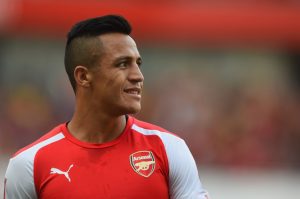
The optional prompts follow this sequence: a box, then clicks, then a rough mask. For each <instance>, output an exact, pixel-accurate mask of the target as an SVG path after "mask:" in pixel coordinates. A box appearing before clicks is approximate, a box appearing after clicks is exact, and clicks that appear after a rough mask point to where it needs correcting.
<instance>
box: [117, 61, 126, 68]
mask: <svg viewBox="0 0 300 199" xmlns="http://www.w3.org/2000/svg"><path fill="white" fill-rule="evenodd" d="M118 66H119V67H126V66H127V63H126V62H121V63H119V64H118Z"/></svg>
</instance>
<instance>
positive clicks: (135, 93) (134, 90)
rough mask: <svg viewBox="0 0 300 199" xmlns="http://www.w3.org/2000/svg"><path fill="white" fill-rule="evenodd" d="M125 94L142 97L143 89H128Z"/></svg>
mask: <svg viewBox="0 0 300 199" xmlns="http://www.w3.org/2000/svg"><path fill="white" fill-rule="evenodd" d="M124 92H125V93H128V94H131V95H140V94H141V88H138V87H132V88H126V89H124Z"/></svg>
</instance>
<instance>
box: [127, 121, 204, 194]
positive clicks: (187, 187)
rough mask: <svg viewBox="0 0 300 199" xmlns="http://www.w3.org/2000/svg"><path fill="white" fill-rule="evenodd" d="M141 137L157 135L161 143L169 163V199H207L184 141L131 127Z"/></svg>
mask: <svg viewBox="0 0 300 199" xmlns="http://www.w3.org/2000/svg"><path fill="white" fill-rule="evenodd" d="M132 129H134V130H135V131H137V132H139V133H141V134H143V135H157V136H158V137H159V138H160V139H161V140H162V142H163V144H164V146H165V149H166V153H167V157H168V162H169V186H170V191H169V192H170V198H171V199H191V198H193V199H207V197H208V196H207V192H206V191H205V190H204V189H203V188H202V184H201V182H200V179H199V175H198V170H197V166H196V163H195V160H194V158H193V156H192V154H191V152H190V150H189V149H188V147H187V145H186V143H185V141H184V140H183V139H181V138H179V137H177V136H175V135H172V134H170V133H166V132H161V131H158V130H151V129H144V128H142V127H139V126H137V125H136V124H134V125H132Z"/></svg>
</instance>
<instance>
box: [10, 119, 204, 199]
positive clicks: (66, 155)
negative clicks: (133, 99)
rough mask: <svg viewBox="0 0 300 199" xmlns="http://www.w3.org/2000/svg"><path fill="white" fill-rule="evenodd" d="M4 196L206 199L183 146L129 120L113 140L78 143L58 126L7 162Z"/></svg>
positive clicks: (167, 135)
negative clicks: (100, 142)
mask: <svg viewBox="0 0 300 199" xmlns="http://www.w3.org/2000/svg"><path fill="white" fill-rule="evenodd" d="M5 181H6V186H5V187H6V188H5V197H6V198H7V199H18V198H20V199H21V198H22V199H23V198H41V199H52V198H60V199H63V198H67V199H71V198H72V199H77V198H78V199H82V198H105V199H141V198H143V199H153V198H155V199H168V198H172V199H173V198H178V199H179V198H180V199H181V198H191V199H196V198H206V195H207V193H206V192H205V191H204V190H203V188H202V185H201V183H200V180H199V177H198V171H197V167H196V164H195V161H194V159H193V157H192V155H191V153H190V151H189V149H188V147H187V146H186V144H185V142H184V141H183V140H182V139H181V138H179V137H177V136H175V135H174V134H171V133H169V132H167V131H166V130H164V129H162V128H160V127H157V126H155V125H152V124H148V123H145V122H142V121H139V120H137V119H135V118H133V117H131V116H129V117H128V121H127V125H126V128H125V129H124V131H123V133H122V134H121V135H120V136H119V137H118V138H117V139H115V140H113V141H111V142H107V143H103V144H91V143H86V142H81V141H79V140H77V139H76V138H74V137H73V136H72V135H71V134H70V133H69V131H68V129H67V127H66V124H61V125H59V126H57V127H56V128H54V129H53V130H51V131H50V132H49V133H47V134H46V135H44V136H43V137H41V138H40V139H39V140H37V141H36V142H34V143H33V144H31V145H29V146H27V147H25V148H23V149H21V150H20V151H19V152H17V153H16V155H15V156H14V157H12V158H11V160H10V162H9V165H8V168H7V171H6V175H5Z"/></svg>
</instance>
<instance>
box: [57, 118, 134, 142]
mask: <svg viewBox="0 0 300 199" xmlns="http://www.w3.org/2000/svg"><path fill="white" fill-rule="evenodd" d="M67 123H68V122H66V123H64V124H63V125H62V129H61V130H62V132H63V134H64V136H65V137H66V138H67V139H68V140H69V141H71V142H72V143H74V144H76V145H79V146H81V147H84V148H105V147H110V146H113V145H116V144H118V143H119V142H120V141H121V140H122V138H123V137H124V136H125V135H126V134H127V133H128V132H129V129H130V128H131V126H132V124H133V117H131V116H129V115H128V119H127V123H126V126H125V128H124V130H123V132H122V133H121V134H120V135H119V136H118V137H117V138H115V139H114V140H112V141H109V142H104V143H90V142H83V141H80V140H78V139H77V138H75V137H74V136H73V135H72V134H71V133H70V131H69V130H68V128H67Z"/></svg>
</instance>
